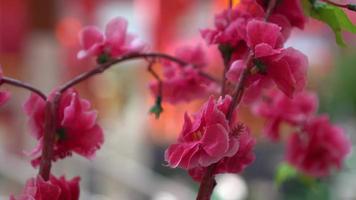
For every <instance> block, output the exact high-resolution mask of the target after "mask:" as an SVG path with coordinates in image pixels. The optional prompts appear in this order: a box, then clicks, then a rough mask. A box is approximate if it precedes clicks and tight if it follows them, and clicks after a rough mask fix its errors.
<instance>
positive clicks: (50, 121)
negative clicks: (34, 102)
mask: <svg viewBox="0 0 356 200" xmlns="http://www.w3.org/2000/svg"><path fill="white" fill-rule="evenodd" d="M60 98H61V93H59V92H57V93H56V94H55V96H54V99H53V100H49V101H47V102H46V111H45V133H44V139H43V147H42V155H41V163H40V169H39V172H38V173H39V174H40V175H41V177H42V178H43V179H44V180H45V181H47V180H49V177H50V174H51V163H52V159H53V146H54V143H55V139H56V129H57V127H56V126H57V125H56V124H57V123H56V122H57V110H58V105H59V101H60Z"/></svg>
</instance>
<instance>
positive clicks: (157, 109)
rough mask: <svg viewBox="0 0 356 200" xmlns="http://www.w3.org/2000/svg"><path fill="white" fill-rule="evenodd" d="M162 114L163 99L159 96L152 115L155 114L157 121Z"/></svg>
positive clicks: (152, 108) (151, 110) (151, 111)
mask: <svg viewBox="0 0 356 200" xmlns="http://www.w3.org/2000/svg"><path fill="white" fill-rule="evenodd" d="M162 112H163V107H162V97H160V96H158V97H157V98H156V102H155V104H154V105H153V106H152V107H151V109H150V113H151V114H154V115H155V116H156V119H158V118H159V116H160V115H161V113H162Z"/></svg>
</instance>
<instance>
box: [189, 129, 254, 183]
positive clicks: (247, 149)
mask: <svg viewBox="0 0 356 200" xmlns="http://www.w3.org/2000/svg"><path fill="white" fill-rule="evenodd" d="M239 126H240V127H238V128H237V129H235V133H234V134H233V137H235V140H238V143H239V149H238V151H237V152H236V153H235V154H234V155H233V156H231V157H225V158H223V159H222V160H220V161H219V162H218V163H217V165H216V167H215V168H214V172H213V174H214V175H215V174H221V173H240V172H242V171H243V170H244V169H245V168H246V167H247V166H248V165H250V164H251V163H252V162H253V161H254V160H255V154H254V153H253V148H254V146H255V144H256V140H255V139H254V138H253V137H252V136H251V133H250V131H249V129H247V128H245V127H244V126H241V125H239ZM206 170H207V167H196V168H193V169H190V170H189V171H188V172H189V175H190V176H191V177H192V178H193V179H194V180H195V181H198V182H200V181H201V180H202V178H203V176H204V174H205V172H206Z"/></svg>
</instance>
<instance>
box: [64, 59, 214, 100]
mask: <svg viewBox="0 0 356 200" xmlns="http://www.w3.org/2000/svg"><path fill="white" fill-rule="evenodd" d="M147 58H154V59H158V58H161V59H166V60H170V61H173V62H176V63H177V64H179V65H182V66H186V65H189V63H188V62H185V61H183V60H181V59H178V58H176V57H173V56H170V55H167V54H162V53H145V54H131V55H127V56H124V57H121V58H119V59H116V60H112V61H109V62H107V63H105V64H102V65H98V66H97V67H96V68H94V69H92V70H90V71H87V72H84V73H82V74H80V75H78V76H77V77H75V78H74V79H72V80H70V81H68V82H67V83H65V84H64V85H62V86H61V87H60V88H59V90H58V91H59V92H61V93H62V92H64V91H65V90H67V89H69V88H71V87H73V86H74V85H76V84H78V83H80V82H82V81H84V80H86V79H88V78H90V77H92V76H94V75H96V74H99V73H102V72H104V71H105V70H107V69H109V68H110V67H112V66H113V65H114V64H117V63H121V62H124V61H128V60H133V59H147ZM199 74H200V75H202V76H204V77H206V78H208V79H210V80H214V81H216V82H217V80H215V79H214V78H213V77H211V76H210V75H208V74H206V73H204V72H202V71H200V73H199Z"/></svg>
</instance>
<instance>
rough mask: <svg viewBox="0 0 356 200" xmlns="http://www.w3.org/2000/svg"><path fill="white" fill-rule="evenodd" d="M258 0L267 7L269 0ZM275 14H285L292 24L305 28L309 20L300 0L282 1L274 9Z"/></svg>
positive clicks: (273, 13)
mask: <svg viewBox="0 0 356 200" xmlns="http://www.w3.org/2000/svg"><path fill="white" fill-rule="evenodd" d="M257 2H258V3H259V4H260V5H261V6H263V7H264V8H265V9H267V7H268V1H265V0H257ZM275 14H279V15H282V16H285V17H286V18H287V19H288V21H289V22H290V24H291V25H292V26H296V27H298V28H301V29H302V28H304V24H305V23H306V20H307V18H306V16H305V15H304V12H303V8H302V4H301V1H300V0H284V1H280V2H279V3H277V5H276V7H275V8H274V9H273V12H272V16H273V15H275Z"/></svg>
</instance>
